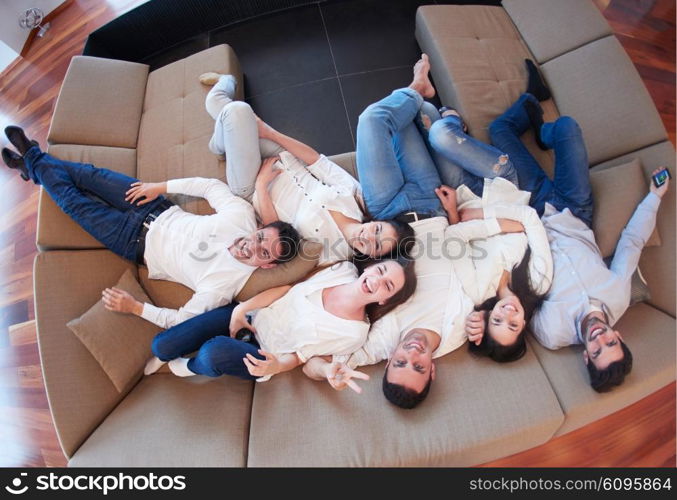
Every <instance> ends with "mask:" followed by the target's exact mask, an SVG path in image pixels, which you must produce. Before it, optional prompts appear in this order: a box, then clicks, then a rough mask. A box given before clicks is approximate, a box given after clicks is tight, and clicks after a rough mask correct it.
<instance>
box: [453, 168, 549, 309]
mask: <svg viewBox="0 0 677 500" xmlns="http://www.w3.org/2000/svg"><path fill="white" fill-rule="evenodd" d="M530 196H531V193H529V192H527V191H520V190H519V189H517V188H516V187H515V185H514V184H513V183H511V182H509V181H507V180H505V179H503V178H500V177H497V178H494V179H485V180H484V190H483V192H482V198H479V197H477V196H476V195H475V194H474V193H473V192H472V191H470V189H468V188H467V187H466V186H461V187H460V188H459V189H458V191H457V200H458V202H459V208H461V209H462V208H482V209H483V211H484V217H485V219H487V220H496V219H497V218H506V219H511V220H515V221H518V222H520V223H521V224H522V225H523V226H524V232H523V233H511V234H501V235H498V234H497V233H500V230H498V231H495V229H496V228H493V231H494V234H496V235H495V236H492V234H491V233H490V232H487V231H486V229H487V227H486V226H483V225H482V224H477V225H467V226H466V225H464V224H462V223H461V224H456V225H454V226H450V227H449V230H448V231H447V236H448V237H453V238H455V239H457V240H458V241H459V242H463V243H466V244H468V245H469V247H470V248H469V251H467V252H465V253H460V254H459V256H458V258H455V259H454V265H455V266H456V270H457V274H458V277H459V279H460V280H461V281H462V282H463V288H464V290H465V291H466V293H467V294H468V295H469V296H470V297H471V299H472V300H473V302H474V303H475V305H480V304H482V303H483V302H484V301H486V300H487V299H490V298H492V297H495V296H496V292H497V290H498V284H499V282H500V279H501V276H502V274H503V271H508V272H512V270H513V269H514V268H515V267H516V266H517V265H519V263H520V262H521V261H522V259H523V258H524V253H525V252H526V249H527V245H528V246H529V247H530V248H531V258H530V260H529V278H530V282H531V287H532V289H533V290H534V291H535V292H536V293H538V294H545V293H546V292H547V291H548V290H549V289H550V285H551V283H552V273H553V264H552V254H551V252H550V245H549V243H548V236H547V234H546V232H545V228H544V227H543V222H541V220H540V219H539V217H538V214H537V213H536V211H535V210H534V209H533V208H531V207H529V206H528V203H529V197H530ZM471 222H472V221H471ZM489 229H492V228H489Z"/></svg>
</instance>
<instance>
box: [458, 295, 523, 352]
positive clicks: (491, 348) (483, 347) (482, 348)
mask: <svg viewBox="0 0 677 500" xmlns="http://www.w3.org/2000/svg"><path fill="white" fill-rule="evenodd" d="M490 302H493V304H492V305H490V306H489V305H487V304H488V303H490ZM497 302H498V299H497V298H496V297H494V298H491V299H489V300H487V301H486V302H484V304H482V305H481V306H480V308H483V307H488V309H478V310H480V311H482V312H483V313H484V323H485V325H487V324H488V322H489V314H490V311H491V309H493V308H494V306H495V305H496V303H497ZM527 329H528V327H527V326H526V325H525V326H524V329H523V330H522V331H521V332H520V333H519V334H518V335H517V338H516V339H515V342H513V343H512V344H510V345H503V344H499V343H498V342H496V340H494V338H493V337H492V336H491V335H489V333H488V331H487V332H485V333H484V335H483V336H482V340H481V341H480V343H479V345H476V344H475V343H474V342H470V343H469V344H468V349H469V350H470V352H472V353H473V354H477V355H478V356H487V357H489V358H491V359H493V360H494V361H496V362H497V363H509V362H510V361H517V360H518V359H520V358H521V357H522V356H524V355H525V354H526V352H527V341H526V332H527Z"/></svg>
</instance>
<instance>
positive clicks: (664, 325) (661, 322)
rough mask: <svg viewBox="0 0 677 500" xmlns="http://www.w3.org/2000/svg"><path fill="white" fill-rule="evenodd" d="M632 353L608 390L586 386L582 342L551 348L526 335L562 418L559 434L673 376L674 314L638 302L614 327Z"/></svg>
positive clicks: (629, 401) (639, 396) (652, 389)
mask: <svg viewBox="0 0 677 500" xmlns="http://www.w3.org/2000/svg"><path fill="white" fill-rule="evenodd" d="M614 328H615V329H617V330H618V331H619V332H621V334H622V335H623V338H624V340H625V342H626V344H627V345H628V348H629V349H630V350H631V352H632V359H633V365H632V366H633V367H632V371H631V372H630V373H629V374H628V375H626V377H625V382H624V383H623V384H622V385H620V386H618V387H614V388H613V389H612V390H611V391H610V392H605V393H598V392H595V391H594V390H593V389H592V388H591V387H590V379H589V377H588V371H587V369H586V367H585V365H584V363H583V357H582V354H581V353H582V351H583V347H582V346H574V347H565V348H563V349H558V350H556V351H551V350H548V349H546V348H545V347H543V346H541V345H540V344H539V343H538V342H537V341H535V340H533V339H530V342H529V344H530V345H531V347H532V348H533V351H534V352H535V353H536V356H537V357H538V359H539V361H540V362H541V365H542V366H543V369H544V370H545V373H546V374H547V376H548V380H550V383H551V384H552V387H553V389H554V391H555V393H556V394H557V399H558V400H559V402H560V405H561V406H562V409H563V410H564V414H565V415H566V419H565V420H564V424H563V425H562V427H561V428H560V429H559V430H558V431H557V435H562V434H566V433H567V432H570V431H573V430H575V429H578V428H579V427H582V426H584V425H586V424H588V423H590V422H594V421H595V420H598V419H600V418H603V417H605V416H607V415H609V414H611V413H613V412H615V411H618V410H620V409H622V408H624V407H626V406H628V405H630V404H632V403H634V402H636V401H638V400H640V399H642V398H643V397H645V396H648V395H649V394H651V393H652V392H655V391H657V390H658V389H660V388H661V387H664V386H665V385H667V384H669V383H670V382H672V381H673V380H675V319H674V318H671V317H670V316H668V315H667V314H664V313H662V312H660V311H659V310H657V309H655V308H653V307H651V306H649V305H647V304H641V303H640V304H637V305H635V306H633V307H631V308H630V309H628V311H627V312H626V313H625V314H624V315H623V317H622V318H621V319H620V321H619V322H618V323H617V324H616V325H615V326H614Z"/></svg>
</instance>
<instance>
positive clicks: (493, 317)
mask: <svg viewBox="0 0 677 500" xmlns="http://www.w3.org/2000/svg"><path fill="white" fill-rule="evenodd" d="M530 261H531V249H530V248H528V247H527V250H526V252H525V253H524V257H523V258H522V261H521V262H520V263H519V264H518V265H517V266H515V268H514V269H513V270H512V273H511V280H510V281H511V283H510V290H509V293H508V294H506V295H504V296H503V297H502V298H499V297H494V298H491V299H489V300H487V301H486V302H484V304H482V305H481V306H479V307H478V310H480V311H484V320H485V331H484V335H483V336H482V340H481V341H480V343H479V345H476V344H474V343H472V342H471V343H469V344H468V347H469V349H470V351H471V352H473V353H475V354H478V355H481V356H488V357H489V358H491V359H493V360H494V361H496V362H499V363H506V362H509V361H516V360H518V359H520V358H521V357H522V356H524V354H525V353H526V352H527V342H526V331H527V325H528V324H529V321H530V320H531V316H532V315H533V313H534V311H535V310H536V308H537V307H538V306H539V305H540V303H541V301H542V300H543V295H539V294H537V293H536V292H535V291H534V290H533V288H532V286H531V278H530V276H529V264H530Z"/></svg>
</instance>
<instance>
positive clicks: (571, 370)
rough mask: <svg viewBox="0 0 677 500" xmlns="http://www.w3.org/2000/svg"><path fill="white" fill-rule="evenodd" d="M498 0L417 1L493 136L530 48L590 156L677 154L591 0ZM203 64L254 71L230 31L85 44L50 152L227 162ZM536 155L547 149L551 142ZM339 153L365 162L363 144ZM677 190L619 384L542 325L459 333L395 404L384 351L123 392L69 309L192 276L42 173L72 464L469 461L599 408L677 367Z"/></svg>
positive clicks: (57, 368)
mask: <svg viewBox="0 0 677 500" xmlns="http://www.w3.org/2000/svg"><path fill="white" fill-rule="evenodd" d="M503 5H504V6H503V7H481V6H425V7H421V8H420V9H419V11H418V14H417V19H416V36H417V39H418V41H419V44H420V46H421V48H422V50H424V51H425V52H427V53H428V54H430V56H431V59H432V64H433V76H434V79H435V82H436V85H437V88H438V91H439V93H440V96H441V99H442V101H443V103H444V104H447V105H452V106H455V107H457V108H458V109H459V110H460V111H461V113H463V115H464V117H465V118H466V121H467V123H468V125H469V127H470V130H471V132H472V133H473V135H475V136H476V137H480V138H482V139H487V133H486V128H487V125H488V124H489V122H490V121H491V120H492V119H493V118H494V117H496V116H497V115H498V114H500V113H501V112H502V111H503V110H504V109H505V108H506V107H507V106H508V105H509V104H510V103H511V102H512V101H513V100H514V99H515V98H516V97H517V96H518V95H519V94H520V93H521V92H522V91H523V89H524V85H525V80H526V75H525V70H524V66H523V59H524V58H525V57H531V58H533V59H534V60H536V61H537V62H538V63H539V64H540V67H541V70H542V72H543V74H544V75H545V78H546V79H547V80H548V83H549V84H550V86H551V88H552V90H553V94H554V100H553V101H550V102H548V103H546V109H547V116H548V117H554V116H556V115H557V114H558V113H561V114H569V115H571V116H573V117H575V118H576V119H577V120H578V121H579V122H580V124H581V126H582V128H583V130H584V133H585V139H586V143H587V145H588V148H589V151H590V160H591V164H592V166H593V168H592V171H593V172H594V171H597V170H601V169H607V168H613V167H614V166H616V165H618V164H622V163H625V162H627V161H628V160H630V159H632V158H640V159H641V161H642V162H643V166H644V169H645V171H646V172H649V171H650V170H652V169H653V168H655V167H656V166H657V165H659V164H666V165H668V166H669V167H670V168H671V170H672V171H673V172H674V161H675V160H674V154H675V150H674V148H673V146H672V145H671V144H670V143H669V142H668V141H667V138H666V133H665V130H664V128H663V126H662V124H661V121H660V119H659V117H658V114H657V112H656V109H655V107H654V106H653V104H652V102H651V99H650V98H649V96H648V94H647V91H646V89H645V88H644V87H643V85H642V82H641V80H640V79H639V76H638V75H637V73H636V71H635V69H634V67H633V66H632V63H631V62H630V61H629V59H628V58H627V56H626V54H625V53H624V52H623V49H622V48H621V46H620V45H619V43H618V41H617V40H616V39H615V38H614V37H613V36H612V35H611V31H610V29H609V26H608V25H607V24H606V22H605V21H604V19H603V18H602V16H601V15H600V14H599V12H598V11H597V10H596V9H595V7H594V6H593V5H592V3H591V2H590V1H588V0H567V1H566V2H562V1H561V0H504V2H503ZM208 70H209V71H219V72H224V73H232V74H235V75H236V76H237V77H238V79H240V81H241V78H242V75H241V71H240V67H239V64H238V61H237V57H236V56H235V54H234V53H233V51H232V50H231V49H230V48H229V47H228V46H225V45H222V46H217V47H213V48H210V49H208V50H206V51H203V52H200V53H198V54H195V55H193V56H190V57H188V58H186V59H184V60H181V61H178V62H176V63H173V64H171V65H169V66H166V67H163V68H161V69H158V70H156V71H154V72H152V73H148V68H147V66H144V65H141V64H135V63H129V62H122V61H115V60H106V59H95V58H89V57H76V58H74V59H73V61H72V63H71V66H70V68H69V70H68V74H67V76H66V79H65V81H64V84H63V87H62V90H61V94H60V96H59V100H58V102H57V106H56V110H55V113H54V118H53V121H52V126H51V129H50V133H49V138H48V140H49V143H50V146H49V151H50V153H52V154H54V155H56V156H58V157H61V158H64V159H67V160H74V161H88V162H92V163H94V164H97V165H100V166H106V167H109V168H113V169H116V170H119V171H122V172H125V173H127V174H129V175H133V176H137V177H139V178H141V179H142V180H146V181H157V180H163V179H167V178H171V177H184V176H198V175H199V176H209V177H217V178H221V179H224V177H225V176H224V172H225V171H224V169H225V165H224V163H223V162H221V161H219V160H218V159H217V158H216V157H215V156H214V155H212V154H211V153H210V152H209V151H208V149H207V143H208V140H209V137H210V135H211V131H212V120H211V118H210V117H209V115H208V114H207V113H206V111H205V110H204V106H203V100H204V96H205V94H206V92H207V89H206V88H205V87H203V86H201V85H200V84H199V83H198V81H197V77H198V75H199V74H201V73H202V72H204V71H208ZM239 88H242V85H240V86H239ZM238 97H239V98H242V95H239V96H238ZM93 110H94V111H93ZM528 140H532V139H528ZM539 158H540V159H541V160H542V161H543V162H544V164H545V165H548V168H551V165H552V158H551V157H550V156H549V155H548V154H541V153H540V152H539ZM335 160H336V161H337V162H339V163H340V164H341V165H342V166H344V167H345V168H347V169H348V170H349V171H350V172H351V173H353V174H355V168H354V167H355V166H354V155H353V154H346V155H341V156H340V157H338V158H335ZM674 193H675V189H674V188H673V189H671V192H670V193H669V194H668V195H667V196H666V199H665V200H664V201H663V204H662V206H661V210H660V213H659V231H660V236H661V240H662V245H661V246H657V247H652V248H647V249H646V250H645V252H644V255H643V257H642V262H641V266H642V270H643V272H644V274H645V276H646V277H647V279H648V282H649V286H650V289H651V293H652V299H651V300H650V301H649V302H648V303H642V304H639V305H636V306H634V307H633V308H631V309H630V310H629V311H628V313H627V314H626V315H625V316H624V317H623V318H622V320H621V322H620V324H619V328H620V329H622V331H623V333H624V337H625V338H626V340H627V342H628V344H629V345H630V346H631V348H632V350H633V353H634V354H635V365H634V370H633V372H632V373H631V374H630V375H629V376H628V378H627V380H626V383H625V384H624V385H623V386H622V387H620V388H617V389H616V390H614V391H613V392H611V393H608V394H597V393H595V392H594V391H593V390H592V389H590V387H589V386H588V383H587V375H586V373H585V369H584V367H583V364H582V362H581V360H580V352H579V351H580V349H578V348H567V349H562V350H560V351H548V350H547V349H544V348H542V347H541V346H540V345H539V344H538V343H537V342H535V341H531V340H530V342H529V344H530V347H531V348H530V349H529V351H528V353H527V355H526V356H525V357H524V358H523V359H522V360H520V361H518V362H515V363H511V364H508V365H505V366H504V365H498V364H496V363H493V362H491V361H489V360H486V359H477V358H474V357H473V356H471V355H470V354H469V353H468V351H467V349H466V348H465V347H464V348H461V349H458V350H457V351H456V352H453V353H451V354H450V355H448V356H446V357H444V358H443V359H441V360H439V362H438V371H437V378H436V381H435V383H434V386H433V389H432V391H431V393H430V395H429V397H428V400H427V401H426V402H425V403H424V404H423V405H422V406H421V407H420V408H419V409H416V410H415V411H402V410H399V409H397V408H395V407H393V406H392V405H389V404H387V403H386V401H385V399H384V398H383V396H382V395H381V389H380V385H381V384H380V378H381V374H382V371H383V364H379V365H376V366H373V367H367V368H366V369H365V371H366V372H367V373H368V374H370V375H371V376H372V380H371V381H370V382H368V383H365V384H363V387H364V393H363V394H362V395H356V394H354V393H352V392H350V391H344V392H342V393H336V392H335V391H333V390H332V389H331V388H330V387H329V386H328V385H327V384H321V383H317V382H312V381H310V380H308V379H306V378H305V376H304V375H303V374H302V373H301V371H300V370H295V371H293V372H290V373H285V374H281V375H278V376H276V377H274V378H273V379H272V380H271V381H269V382H266V383H260V384H257V383H253V382H248V381H242V380H238V379H234V378H230V377H222V378H220V379H208V378H205V377H192V378H178V377H174V376H173V375H171V374H168V373H160V374H157V375H153V376H151V377H142V376H141V374H140V373H139V374H138V377H137V378H136V379H135V380H136V381H137V382H135V383H134V384H131V385H132V386H131V387H129V388H127V389H126V390H125V391H123V392H118V391H117V390H116V389H115V387H114V386H113V384H112V383H111V381H110V379H108V377H107V376H106V374H105V372H104V371H103V370H102V369H101V367H100V366H99V364H98V363H97V362H96V360H95V359H94V358H93V357H92V355H91V354H90V353H89V351H87V349H86V348H85V347H84V346H83V344H82V343H81V342H80V341H79V340H78V338H76V337H75V335H74V334H73V333H72V332H71V331H70V330H69V329H68V328H67V327H66V323H67V322H68V321H70V320H71V319H73V318H75V317H77V316H79V315H81V314H82V313H83V312H85V311H86V310H87V309H88V308H89V307H90V306H91V305H92V304H93V303H94V302H96V300H97V299H98V298H99V294H100V291H101V289H103V288H105V287H108V286H111V285H113V284H114V283H115V282H116V281H117V279H118V278H119V277H120V275H121V274H122V273H123V271H124V270H125V269H131V270H133V271H134V272H137V271H138V275H139V278H140V281H141V283H142V284H143V285H144V287H145V288H146V291H147V293H148V294H149V296H150V297H151V299H152V300H153V301H154V302H155V303H157V304H160V305H167V306H177V305H180V304H181V303H182V302H183V301H185V300H186V299H187V298H188V297H189V295H190V291H189V290H187V289H185V288H184V287H182V286H180V285H176V284H171V283H164V282H151V281H149V280H148V279H147V274H146V272H145V270H144V269H140V270H137V266H136V265H134V264H131V263H129V262H125V261H124V260H122V259H120V258H118V257H116V256H115V255H113V254H112V253H110V252H109V251H107V250H105V249H102V248H101V245H99V244H98V243H97V242H96V241H95V240H93V239H92V238H91V237H90V236H88V235H87V234H86V233H84V232H83V231H82V230H81V229H80V228H79V227H78V226H77V225H75V224H74V223H73V222H71V221H70V220H69V219H68V217H66V216H65V215H64V214H63V213H61V211H60V210H59V209H58V208H57V207H56V205H55V204H54V203H53V202H52V201H51V199H50V198H49V196H47V195H46V194H45V193H44V192H43V193H42V194H41V198H40V210H39V219H38V238H37V240H38V241H37V244H38V246H39V248H40V250H41V252H40V254H39V255H38V256H37V258H36V261H35V277H34V279H35V303H36V316H37V324H38V340H39V346H40V353H41V360H42V366H43V371H44V378H45V384H46V388H47V394H48V398H49V402H50V407H51V411H52V416H53V418H54V423H55V426H56V429H57V433H58V436H59V439H60V442H61V445H62V447H63V450H64V452H65V454H66V456H67V457H68V458H69V464H70V465H72V466H236V467H244V466H250V467H256V466H465V465H474V464H479V463H482V462H486V461H489V460H492V459H496V458H499V457H502V456H507V455H510V454H513V453H516V452H519V451H522V450H524V449H527V448H531V447H534V446H537V445H540V444H542V443H544V442H546V441H548V440H550V439H551V438H553V437H554V436H557V435H561V434H564V433H566V432H569V431H571V430H574V429H576V428H578V427H580V426H582V425H585V424H587V423H589V422H591V421H593V420H596V419H599V418H601V417H603V416H605V415H607V414H609V413H611V412H614V411H616V410H618V409H620V408H623V407H624V406H626V405H628V404H630V403H632V402H634V401H636V400H638V399H640V398H642V397H644V396H646V395H647V394H650V393H652V392H654V391H656V390H657V389H659V388H661V387H663V386H664V385H666V384H668V383H670V382H671V381H672V380H674V377H675V281H674V276H675V227H674V226H675V195H674ZM179 201H180V202H181V204H182V205H183V206H184V207H185V208H186V209H188V210H192V211H195V212H197V213H206V212H205V211H206V210H208V207H206V206H205V204H204V202H201V201H200V200H192V199H190V200H189V199H182V200H179ZM177 450H180V452H179V453H177V452H176V451H177Z"/></svg>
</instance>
